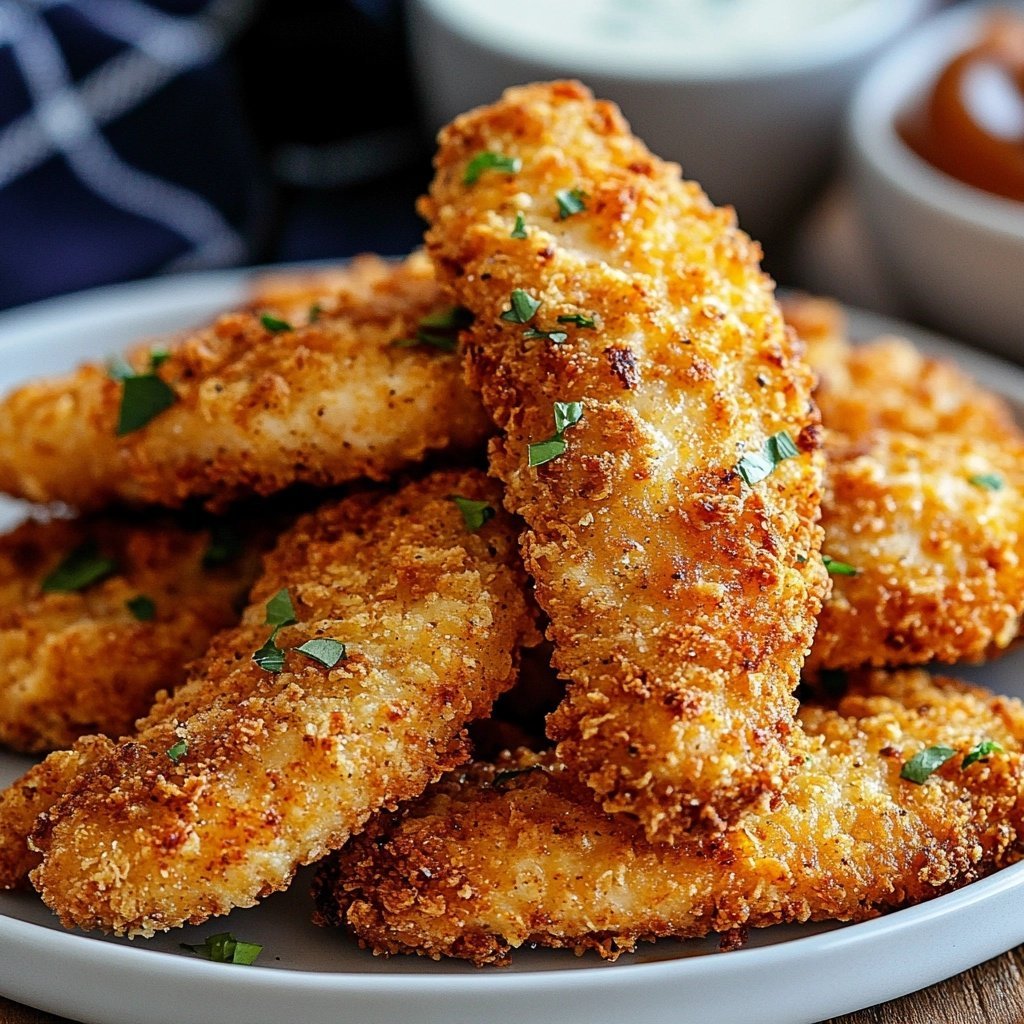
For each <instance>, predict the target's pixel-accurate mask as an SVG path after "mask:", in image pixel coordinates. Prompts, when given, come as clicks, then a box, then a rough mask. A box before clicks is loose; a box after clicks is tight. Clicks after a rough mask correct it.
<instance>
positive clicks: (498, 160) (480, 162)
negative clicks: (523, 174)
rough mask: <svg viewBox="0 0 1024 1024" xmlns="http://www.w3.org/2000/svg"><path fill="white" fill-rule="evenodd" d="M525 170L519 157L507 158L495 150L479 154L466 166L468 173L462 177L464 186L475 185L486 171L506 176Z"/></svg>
mask: <svg viewBox="0 0 1024 1024" xmlns="http://www.w3.org/2000/svg"><path fill="white" fill-rule="evenodd" d="M522 168H523V161H522V160H520V159H519V157H517V156H505V155H503V154H502V153H495V152H494V151H493V150H485V151H484V152H483V153H477V155H476V156H475V157H473V159H472V160H470V161H469V163H468V164H467V165H466V173H465V174H464V175H463V176H462V183H463V185H475V184H476V183H477V182H478V181H479V180H480V175H481V174H483V173H484V171H503V172H504V173H505V174H518V173H519V171H521V170H522Z"/></svg>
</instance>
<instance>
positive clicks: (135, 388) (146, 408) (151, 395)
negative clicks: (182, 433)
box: [117, 370, 178, 437]
mask: <svg viewBox="0 0 1024 1024" xmlns="http://www.w3.org/2000/svg"><path fill="white" fill-rule="evenodd" d="M120 380H121V407H120V409H119V410H118V414H117V436H118V437H124V435H125V434H131V433H134V432H135V431H136V430H139V429H140V428H141V427H144V426H145V425H146V424H147V423H148V422H149V421H150V420H151V419H153V418H154V417H155V416H159V415H160V413H162V412H163V411H164V410H165V409H169V408H170V407H171V406H172V405H174V403H175V402H176V401H177V400H178V396H177V395H176V394H175V393H174V389H173V388H172V387H171V386H170V385H169V384H168V383H167V382H166V381H164V380H161V379H160V378H159V377H158V376H157V375H156V374H155V373H154V372H152V370H151V371H150V372H149V373H132V374H130V375H128V376H122V377H120Z"/></svg>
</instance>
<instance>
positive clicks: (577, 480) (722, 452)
mask: <svg viewBox="0 0 1024 1024" xmlns="http://www.w3.org/2000/svg"><path fill="white" fill-rule="evenodd" d="M435 163H436V169H437V173H436V176H435V179H434V182H433V184H432V186H431V190H430V195H429V197H428V198H426V199H425V200H423V201H422V202H421V212H422V213H423V214H424V216H425V217H426V219H427V220H428V222H429V224H430V227H429V229H428V231H427V235H426V241H427V249H428V252H429V254H430V256H431V257H432V258H433V260H434V261H435V264H436V265H437V267H438V268H439V277H440V278H441V279H442V282H443V283H444V284H445V286H446V287H447V289H448V291H449V294H450V295H451V296H452V298H453V301H455V302H457V303H459V304H461V305H463V306H465V307H467V308H468V309H469V310H470V311H471V312H472V313H473V314H474V316H475V321H474V324H473V326H472V328H471V330H470V331H469V332H468V333H467V343H466V352H467V359H468V366H469V377H470V380H471V383H472V385H473V387H474V388H476V389H479V391H480V392H481V394H482V396H483V401H484V405H485V406H486V408H487V410H488V412H490V414H491V415H492V416H493V418H494V421H495V423H496V424H497V425H498V427H500V428H501V430H502V431H503V435H502V437H501V439H500V440H498V441H496V442H494V444H493V445H492V448H491V453H490V454H491V472H492V473H493V474H495V475H496V476H498V477H499V478H500V479H501V480H502V481H503V482H504V483H505V485H506V507H507V508H508V509H509V510H510V511H513V512H516V513H518V514H519V515H522V516H523V517H524V518H525V520H526V522H527V526H528V529H527V531H526V533H525V535H524V538H523V550H524V556H525V560H526V565H527V569H528V570H529V572H530V574H531V575H532V576H533V578H534V579H535V580H536V587H537V597H538V601H539V603H540V605H541V606H542V607H543V609H544V610H545V611H546V612H547V614H548V615H549V616H550V620H551V626H550V630H549V634H548V635H549V636H550V638H551V639H552V640H553V642H554V645H555V656H554V659H555V665H556V666H557V668H558V669H559V671H560V672H561V673H562V675H563V676H565V677H566V678H567V679H568V680H569V681H570V685H569V688H568V692H567V696H566V699H565V701H564V702H563V703H562V705H561V706H560V708H559V709H558V710H557V711H556V712H555V713H554V715H553V716H552V717H551V718H550V719H549V732H550V735H551V736H552V737H553V738H554V739H557V740H558V741H559V745H558V751H559V756H560V757H561V758H562V759H563V760H564V762H565V763H566V764H568V765H570V766H571V767H572V769H573V770H574V771H575V772H577V773H578V774H579V775H580V776H581V777H582V778H583V779H584V780H585V781H586V783H587V784H588V785H589V786H590V787H591V788H592V789H593V790H594V791H595V792H596V794H597V796H598V798H599V799H600V800H601V802H602V803H603V806H604V807H605V808H606V809H607V810H609V811H626V812H629V813H631V814H634V815H637V816H638V817H639V818H640V819H641V820H642V821H643V823H644V825H645V827H646V828H647V830H648V832H649V834H650V835H651V836H652V837H657V838H658V839H663V840H666V841H671V839H672V838H673V837H674V836H675V835H677V834H678V832H679V831H680V830H684V829H686V828H688V827H689V826H690V825H691V824H692V823H693V822H694V821H696V820H703V821H706V822H708V823H709V824H710V825H712V826H715V827H718V826H720V825H721V823H722V821H723V820H724V819H728V818H729V817H730V816H732V815H734V814H736V813H737V812H738V811H739V810H740V808H742V807H743V806H744V805H745V804H747V803H748V802H750V801H751V800H753V799H755V798H756V797H757V796H759V795H760V794H762V793H764V792H766V791H773V790H776V789H778V787H779V786H780V785H781V784H782V782H783V779H784V776H785V774H786V772H787V770H788V767H789V744H790V739H791V732H792V729H793V720H794V715H795V711H796V702H795V701H794V699H793V697H792V691H793V689H794V687H795V685H796V682H797V678H798V674H799V670H800V666H801V664H802V662H803V659H804V655H805V653H806V651H807V650H808V648H809V647H810V641H811V635H812V630H813V624H814V618H815V616H816V615H817V612H818V609H819V606H820V601H821V597H822V594H823V592H824V590H825V588H826V586H827V581H826V579H825V573H824V571H823V568H822V565H821V560H820V558H818V557H817V552H818V550H819V547H820V530H819V529H818V527H817V526H816V519H817V515H818V504H819V501H820V483H821V460H820V456H819V454H818V452H817V451H816V449H817V447H818V428H817V414H816V412H815V411H814V409H813V406H812V403H811V400H810V393H811V384H812V377H811V374H810V372H809V370H808V369H807V367H806V365H805V364H804V363H803V362H802V361H801V359H800V352H799V350H798V347H797V346H796V345H795V341H794V338H793V336H792V335H791V334H790V333H787V331H786V330H785V328H784V325H783V322H782V318H781V315H780V313H779V310H778V307H777V305H776V304H775V301H774V298H773V291H772V285H771V282H770V281H769V280H768V278H767V277H766V276H765V275H764V274H763V273H762V272H761V271H760V269H759V266H758V258H759V256H760V250H759V249H758V247H757V245H756V244H754V243H753V242H751V241H750V239H749V238H748V237H747V236H746V235H744V234H743V233H742V232H740V231H739V230H738V229H737V228H736V226H735V222H734V215H733V213H732V211H731V210H721V209H716V208H715V207H714V206H712V205H711V203H710V201H709V200H708V199H707V197H706V196H705V195H704V194H703V193H702V192H701V190H700V188H699V187H698V186H697V185H696V184H693V183H688V182H684V181H683V180H682V179H681V177H680V172H679V168H678V167H677V166H676V165H674V164H668V163H664V162H663V161H661V160H659V159H658V158H657V157H654V156H652V155H651V154H650V153H649V152H648V151H647V150H646V149H645V148H644V146H643V145H642V144H641V143H640V142H639V141H638V140H637V139H635V138H634V137H633V136H632V135H631V134H630V133H629V130H628V127H627V125H626V124H625V122H624V121H623V119H622V117H621V115H620V114H619V112H618V110H617V109H616V108H615V107H614V106H612V105H611V104H608V103H602V102H596V101H595V100H594V99H593V98H592V96H591V95H590V93H589V92H588V91H587V90H586V89H584V88H583V87H582V86H580V85H579V84H575V83H571V82H561V83H555V84H551V85H534V86H527V87H522V88H516V89H510V90H509V91H508V92H506V93H505V95H504V97H503V98H502V99H501V100H500V101H499V102H498V103H496V104H494V105H493V106H491V107H484V108H481V109H479V110H477V111H474V112H471V113H470V114H468V115H465V116H463V117H460V118H458V119H456V121H455V122H454V123H453V124H452V125H450V126H449V127H448V128H446V129H445V130H444V131H443V132H442V133H441V136H440V148H439V152H438V155H437V158H436V161H435ZM559 403H562V404H559ZM575 403H579V404H578V405H576V404H575ZM790 442H794V444H793V445H792V447H791V446H790ZM777 445H782V446H783V448H784V449H785V455H789V456H791V457H783V452H782V451H780V449H779V448H778V447H777ZM776 463H778V464H777V465H775V464H776Z"/></svg>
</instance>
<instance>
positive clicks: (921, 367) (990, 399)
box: [783, 296, 1021, 443]
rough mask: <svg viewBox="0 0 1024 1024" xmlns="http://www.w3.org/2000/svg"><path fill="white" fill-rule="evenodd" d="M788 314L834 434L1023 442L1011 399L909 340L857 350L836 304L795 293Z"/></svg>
mask: <svg viewBox="0 0 1024 1024" xmlns="http://www.w3.org/2000/svg"><path fill="white" fill-rule="evenodd" d="M783 312H784V313H785V316H786V322H787V323H789V324H790V325H791V326H793V327H794V328H795V330H796V331H797V333H798V334H799V335H800V337H801V339H802V340H803V341H804V342H805V343H806V346H807V358H808V361H809V362H810V364H811V366H812V367H813V369H814V371H815V373H816V374H817V375H818V378H819V380H818V387H817V389H816V390H815V393H814V397H815V400H816V401H817V403H818V406H819V408H820V409H821V419H822V422H823V423H824V425H825V426H826V427H827V428H828V429H829V431H830V432H832V433H841V434H844V435H845V436H847V437H849V438H851V439H858V438H862V437H865V436H870V435H874V434H877V433H878V432H879V431H880V430H886V431H901V432H904V433H908V434H913V435H915V436H916V437H922V438H925V439H927V438H931V437H934V436H935V435H936V434H956V435H957V436H959V437H962V438H965V439H966V438H975V439H978V440H982V441H991V442H993V443H1001V442H1002V441H1003V440H1004V439H1006V438H1011V439H1015V440H1020V438H1021V431H1020V428H1019V427H1018V426H1017V424H1016V422H1015V420H1014V416H1013V412H1012V411H1011V410H1010V408H1009V406H1008V405H1007V404H1006V402H1005V401H1003V399H1001V398H1000V397H999V396H998V395H994V394H992V392H990V391H987V390H985V388H983V387H981V386H980V385H979V384H978V383H977V382H976V381H975V380H974V379H973V378H972V377H971V376H970V375H969V374H967V373H965V372H964V371H963V370H961V369H960V367H958V366H956V365H955V364H954V363H952V362H950V361H949V360H946V359H936V358H934V357H932V356H928V355H926V354H925V353H923V352H922V351H920V350H919V349H918V348H917V347H916V346H914V345H913V344H911V343H910V342H909V341H907V340H906V338H897V337H888V336H886V337H882V338H876V339H874V340H873V341H868V342H864V343H863V344H857V345H851V344H850V343H849V341H848V331H847V326H846V318H845V317H844V315H843V312H842V310H841V308H840V307H839V306H838V305H837V304H836V303H834V302H832V301H831V300H829V299H818V298H812V297H808V296H789V297H787V299H786V300H785V301H784V303H783Z"/></svg>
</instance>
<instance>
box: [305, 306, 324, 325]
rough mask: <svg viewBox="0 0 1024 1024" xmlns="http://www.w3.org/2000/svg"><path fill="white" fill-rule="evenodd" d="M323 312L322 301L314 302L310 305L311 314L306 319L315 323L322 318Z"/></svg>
mask: <svg viewBox="0 0 1024 1024" xmlns="http://www.w3.org/2000/svg"><path fill="white" fill-rule="evenodd" d="M322 312H323V310H322V309H321V308H320V303H319V302H314V303H313V305H312V306H310V307H309V315H308V316H307V317H306V321H307V322H308V323H311V324H315V323H316V322H317V320H319V319H320V314H321V313H322Z"/></svg>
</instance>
